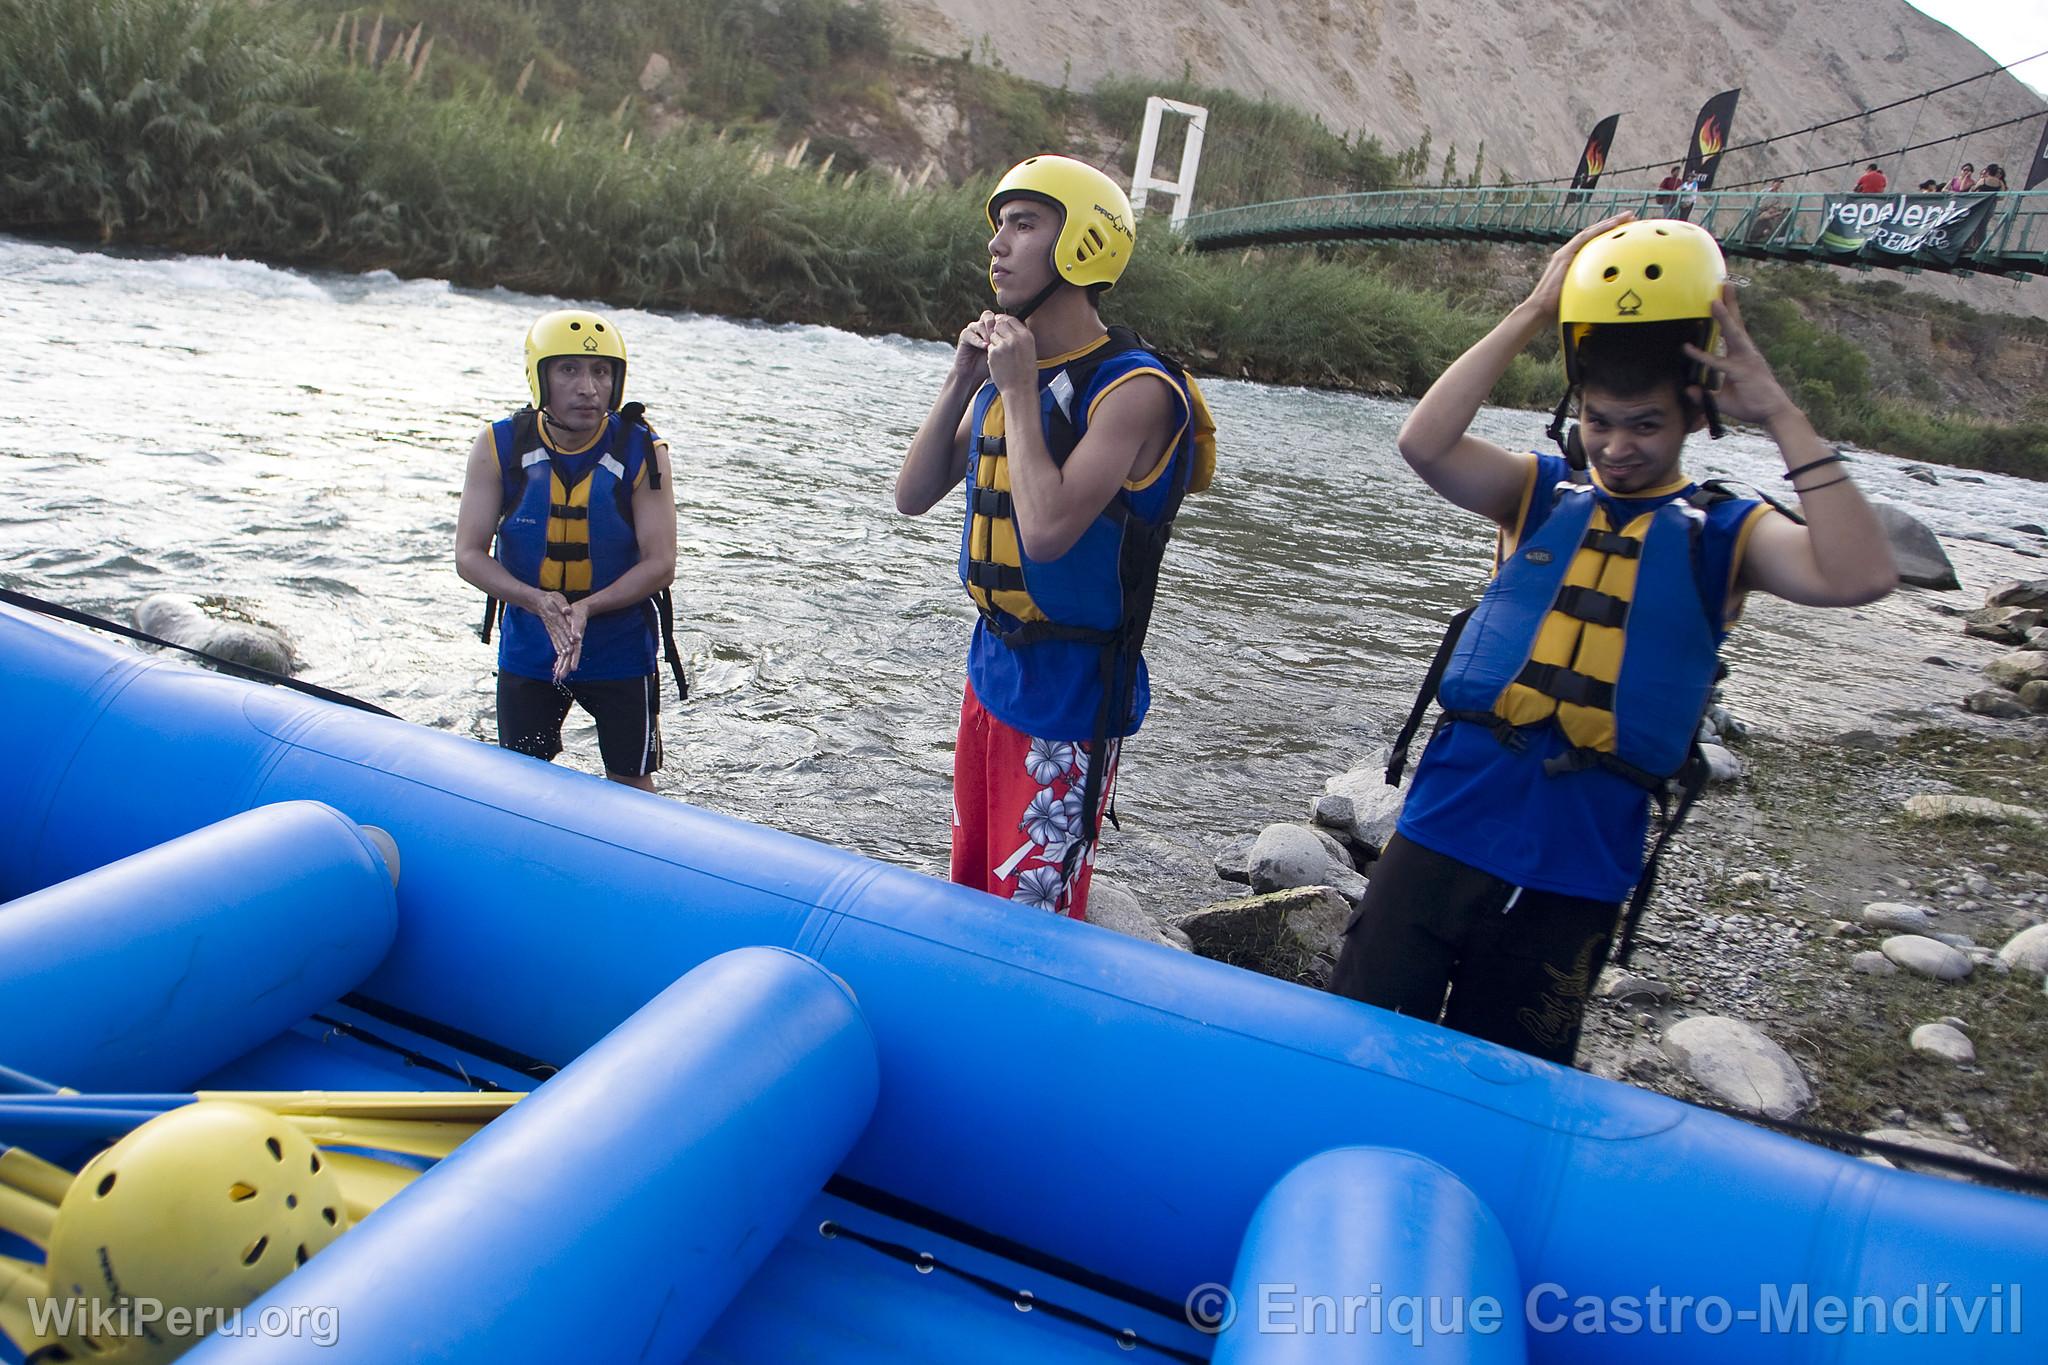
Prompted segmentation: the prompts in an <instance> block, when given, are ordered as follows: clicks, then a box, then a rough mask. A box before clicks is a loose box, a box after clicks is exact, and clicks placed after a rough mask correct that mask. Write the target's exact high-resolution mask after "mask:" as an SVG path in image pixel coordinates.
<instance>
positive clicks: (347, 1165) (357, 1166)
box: [323, 1151, 420, 1227]
mask: <svg viewBox="0 0 2048 1365" xmlns="http://www.w3.org/2000/svg"><path fill="white" fill-rule="evenodd" d="M323 1160H325V1161H326V1162H327V1165H328V1167H329V1168H330V1169H331V1170H333V1172H334V1173H335V1175H336V1176H337V1177H339V1179H340V1180H341V1197H342V1198H344V1199H346V1200H347V1201H348V1221H349V1226H351V1227H353V1226H355V1225H356V1224H357V1223H360V1222H361V1221H362V1220H363V1219H365V1218H367V1217H369V1216H370V1215H371V1214H373V1213H375V1212H376V1211H377V1210H378V1209H380V1208H382V1207H383V1206H384V1205H385V1203H386V1202H388V1201H389V1200H390V1198H391V1196H392V1195H394V1194H397V1193H398V1192H399V1191H400V1190H402V1189H404V1188H405V1187H406V1186H407V1185H410V1184H411V1183H412V1182H413V1181H415V1180H417V1179H418V1178H419V1176H420V1172H418V1171H415V1170H413V1169H412V1168H411V1167H409V1166H399V1165H396V1164H394V1163H392V1162H389V1161H379V1160H377V1158H375V1157H371V1156H363V1155H361V1154H360V1153H357V1152H335V1151H329V1152H327V1153H325V1155H324V1157H323Z"/></svg>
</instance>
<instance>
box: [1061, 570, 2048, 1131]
mask: <svg viewBox="0 0 2048 1365" xmlns="http://www.w3.org/2000/svg"><path fill="white" fill-rule="evenodd" d="M2044 610H2048V579H2044V580H2038V581H2034V582H2031V583H2023V584H2011V585H2007V586H2006V587H2004V588H2002V589H1999V590H1995V591H1994V592H1993V593H1991V594H1990V596H1989V599H1988V601H1987V603H1986V606H1985V607H1984V608H1983V609H1980V610H1979V611H1975V612H1970V613H1968V614H1967V616H1966V617H1964V619H1963V620H1961V621H1959V622H1958V627H1959V629H1961V628H1967V629H1968V630H1969V631H1970V632H1971V633H1972V634H1975V635H1978V636H1980V637H1986V638H1997V639H2000V640H2001V641H2003V642H2005V643H2011V644H2017V645H2021V646H2029V647H2023V648H2016V649H2013V650H2012V651H2011V652H2009V653H2007V654H2005V655H2003V656H2001V657H1999V658H1997V659H1995V660H1993V661H1992V663H1991V664H1990V665H1988V666H1987V668H1986V673H1987V675H1988V676H1989V678H1990V679H1991V680H1992V682H1993V683H1994V684H1995V686H1993V687H1991V688H1988V689H1979V690H1977V691H1970V690H1968V684H1967V682H1966V680H1964V679H1961V678H1959V679H1958V694H1957V695H1956V696H1955V697H1953V698H1950V699H1948V704H1950V705H1953V706H1954V707H1956V709H1957V711H1958V715H1957V718H1956V721H1955V722H1954V723H1947V722H1941V721H1934V722H1932V723H1928V724H1924V725H1922V726H1920V727H1919V728H1917V729H1914V730H1912V731H1910V732H1909V733H1907V734H1905V735H1904V736H1901V737H1891V738H1887V737H1884V736H1881V735H1879V734H1877V733H1875V732H1873V731H1870V730H1863V729H1852V730H1847V731H1844V732H1841V733H1838V734H1835V735H1833V736H1831V737H1828V738H1825V739H1808V740H1795V739H1792V738H1788V737H1784V736H1778V735H1773V734H1769V733H1764V732H1761V731H1758V732H1756V733H1751V732H1750V731H1749V730H1748V729H1746V728H1745V727H1744V726H1743V725H1742V724H1741V722H1740V721H1738V720H1737V719H1736V718H1734V717H1731V716H1729V715H1727V714H1726V713H1725V712H1718V713H1717V714H1716V715H1715V716H1712V717H1710V725H1711V726H1712V728H1713V729H1714V731H1715V734H1714V738H1715V740H1716V741H1717V743H1715V744H1713V745H1710V746H1709V750H1710V753H1711V754H1712V755H1713V762H1714V766H1715V770H1716V780H1715V781H1714V782H1713V784H1712V785H1710V786H1709V788H1708V789H1707V792H1706V794H1705V795H1703V796H1702V798H1701V799H1700V801H1699V802H1698V804H1697V805H1696V806H1695V807H1694V808H1693V811H1692V814H1691V817H1690V819H1689V821H1688V822H1687V824H1686V826H1685V827H1684V829H1683V830H1682V831H1681V832H1680V834H1679V835H1678V836H1677V837H1676V838H1675V839H1674V841H1673V844H1672V847H1671V851H1670V852H1669V853H1668V854H1667V856H1666V858H1665V863H1664V870H1663V873H1662V876H1661V880H1660V884H1659V886H1658V889H1657V894H1656V898H1655V901H1654V903H1653V905H1652V907H1651V910H1650V913H1649V915H1648V917H1647V918H1646V920H1645V922H1644V925H1643V928H1642V933H1641V938H1640V941H1639V945H1638V948H1637V952H1636V955H1635V958H1634V961H1633V962H1632V964H1631V966H1630V968H1629V970H1628V971H1627V972H1622V971H1619V970H1617V969H1614V968H1612V967H1610V968H1609V969H1608V971H1607V972H1606V974H1605V975H1604V976H1603V978H1602V980H1601V983H1600V986H1599V988H1598V990H1597V998H1596V1000H1595V1001H1594V1003H1593V1005H1592V1008H1591V1009H1590V1011H1589V1013H1588V1017H1587V1025H1586V1033H1585V1038H1584V1041H1583V1043H1582V1045H1581V1049H1580V1065H1581V1066H1582V1067H1583V1068H1585V1069H1587V1070H1590V1071H1593V1072H1595V1073H1597V1074H1599V1075H1603V1076H1607V1077H1609V1078H1611V1079H1615V1080H1620V1081H1625V1082H1628V1083H1630V1084H1635V1085H1641V1086H1644V1087H1647V1088H1650V1089H1654V1090H1659V1091H1662V1092H1664V1093H1667V1094H1672V1095H1676V1096H1679V1097H1682V1098H1686V1099H1692V1100H1698V1101H1703V1102H1707V1103H1712V1104H1718V1105H1724V1106H1730V1107H1734V1108H1738V1109H1747V1110H1750V1111H1752V1112H1757V1113H1762V1114H1767V1115H1769V1116H1771V1117H1775V1118H1796V1119H1798V1120H1799V1121H1801V1122H1804V1123H1810V1124H1816V1125H1821V1126H1826V1127H1831V1128H1836V1129H1840V1130H1844V1131H1848V1132H1854V1133H1863V1134H1867V1135H1871V1136H1875V1137H1881V1138H1884V1139H1888V1140H1891V1141H1895V1142H1900V1143H1903V1144H1905V1145H1908V1146H1913V1145H1919V1146H1924V1147H1931V1148H1934V1149H1936V1150H1949V1151H1960V1152H1963V1153H1966V1154H1969V1155H1974V1156H1976V1157H1979V1158H1988V1159H1990V1160H1992V1161H2004V1162H2007V1163H2010V1164H2012V1165H2016V1166H2019V1167H2022V1168H2025V1169H2030V1170H2036V1171H2040V1170H2048V1133H2044V1132H2043V1125H2042V1123H2041V1120H2042V1118H2043V1117H2044V1116H2048V1059H2044V1052H2043V1048H2042V1040H2043V1038H2044V1036H2048V991H2044V983H2043V976H2044V974H2048V695H2044V694H2048V682H2044V681H2041V680H2042V679H2048V652H2044V651H2043V650H2042V649H2041V648H2039V646H2041V645H2043V644H2048V641H2043V640H2041V639H2039V638H2036V636H2037V633H2039V632H2040V631H2041V622H2040V621H2039V620H2036V619H2034V618H2035V617H2037V616H2039V615H2040V614H2041V613H2042V612H2043V611H2044ZM1958 615H1961V613H1958ZM1994 632H1996V634H1994ZM2001 699H2003V700H2005V701H2008V702H2009V703H2010V704H2009V705H1996V706H1995V705H1993V704H1992V703H1993V702H1994V701H2000V700H2001ZM1965 711H1967V712H1971V713H1974V716H1970V715H1963V714H1961V713H1962V712H1965ZM1977 717H1985V718H1988V719H1986V720H1980V719H1977ZM1399 796H1400V793H1399V792H1398V791H1396V790H1395V789H1393V788H1390V787H1388V786H1386V784H1385V782H1384V780H1383V778H1382V775H1381V771H1380V766H1379V763H1378V762H1377V761H1375V762H1372V763H1368V764H1367V765H1365V766H1363V767H1361V768H1360V769H1358V770H1357V771H1354V772H1351V773H1345V774H1340V775H1338V776H1335V777H1333V778H1331V779H1330V781H1329V782H1328V784H1327V786H1326V790H1325V791H1324V792H1323V793H1321V794H1316V795H1312V796H1306V797H1304V799H1303V806H1304V814H1305V816H1306V817H1307V819H1306V820H1305V821H1304V822H1303V823H1302V824H1299V825H1292V824H1280V825H1272V826H1268V827H1267V828H1266V829H1264V830H1263V831H1259V832H1257V833H1247V834H1246V835H1245V836H1243V837H1242V838H1240V839H1238V840H1237V841H1234V842H1233V843H1232V844H1231V845H1230V846H1229V847H1228V848H1225V849H1223V850H1221V851H1220V852H1219V854H1218V857H1217V860H1216V861H1217V871H1218V874H1219V877H1220V878H1221V879H1222V881H1223V882H1224V883H1226V884H1229V883H1242V884H1244V885H1243V887H1242V890H1241V891H1240V892H1239V894H1236V895H1233V896H1229V897H1226V898H1223V899H1219V900H1218V901H1217V902H1215V903H1213V904H1211V905H1208V906H1204V907H1202V908H1200V909H1196V910H1193V911H1191V912H1189V913H1185V914H1178V915H1171V916H1166V917H1164V918H1163V919H1153V918H1151V917H1148V916H1146V915H1145V914H1143V913H1142V912H1140V911H1139V910H1138V907H1137V906H1136V903H1135V902H1134V901H1131V899H1130V898H1129V897H1127V896H1124V895H1122V894H1121V893H1120V892H1118V891H1117V890H1116V889H1115V888H1114V887H1113V886H1109V885H1108V884H1107V883H1106V882H1099V883H1098V886H1099V887H1100V888H1103V889H1102V890H1098V893H1097V894H1098V897H1099V898H1100V904H1101V905H1102V907H1103V909H1102V910H1101V911H1100V912H1098V913H1097V914H1096V918H1098V919H1107V920H1110V921H1112V922H1113V925H1114V926H1115V927H1125V928H1126V929H1127V930H1128V929H1129V928H1131V927H1136V928H1137V929H1138V930H1139V931H1140V932H1143V933H1146V934H1147V935H1148V936H1151V937H1155V938H1157V939H1159V940H1161V941H1167V942H1172V943H1175V944H1176V946H1182V947H1187V948H1190V949H1191V950H1193V951H1198V952H1201V953H1203V954H1205V955H1207V956H1211V957H1216V958H1220V959H1222V960H1225V961H1230V962H1233V963H1235V964H1237V965H1240V966H1245V967H1248V968H1251V969H1253V970H1259V971H1264V972H1267V973H1268V974H1271V975H1277V976H1282V977H1285V978H1288V979H1292V980H1297V981H1301V982H1303V983H1305V984H1310V985H1320V983H1321V982H1322V981H1323V980H1324V979H1325V978H1326V977H1327V974H1328V971H1329V968H1330V966H1331V963H1332V961H1333V959H1334V955H1335V951H1336V944H1337V938H1338V936H1339V935H1340V934H1341V932H1342V929H1343V926H1344V923H1345V921H1346V918H1347V917H1348V914H1349V912H1350V909H1351V907H1352V906H1353V905H1355V904H1356V902H1357V900H1358V898H1359V896H1360V895H1362V894H1363V891H1364V887H1365V884H1366V881H1367V879H1368V878H1369V876H1370V873H1371V858H1372V856H1373V855H1374V854H1375V852H1376V850H1377V847H1378V846H1379V844H1380V843H1381V842H1383V841H1384V839H1385V838H1386V836H1387V835H1388V834H1389V833H1391V831H1392V827H1393V820H1394V818H1395V815H1396V813H1397V811H1398V803H1399ZM1230 889H1236V888H1235V887H1232V888H1230ZM1105 890H1106V893H1107V894H1106V895H1105V894H1104V891H1105Z"/></svg>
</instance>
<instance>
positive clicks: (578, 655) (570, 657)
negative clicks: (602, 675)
mask: <svg viewBox="0 0 2048 1365" xmlns="http://www.w3.org/2000/svg"><path fill="white" fill-rule="evenodd" d="M566 617H567V620H566V626H567V631H568V639H567V643H566V644H565V643H563V641H561V640H556V641H555V682H556V683H557V684H559V683H560V682H561V681H562V680H563V679H564V678H566V677H568V676H569V675H570V674H571V673H574V672H575V671H576V665H577V664H579V663H581V662H582V661H583V631H584V628H585V627H586V626H588V625H589V624H590V611H589V609H588V608H586V607H585V606H584V605H583V604H582V603H581V602H575V603H571V604H570V606H569V610H568V611H567V613H566ZM553 634H554V632H552V631H550V632H549V635H550V636H552V635H553Z"/></svg>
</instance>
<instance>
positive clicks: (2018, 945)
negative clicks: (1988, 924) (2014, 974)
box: [1998, 924, 2048, 976]
mask: <svg viewBox="0 0 2048 1365" xmlns="http://www.w3.org/2000/svg"><path fill="white" fill-rule="evenodd" d="M1998 960H1999V961H2000V962H2003V963H2004V964H2005V965H2006V966H2008V967H2010V968H2012V969H2013V970H2015V971H2022V972H2032V973H2033V974H2034V975H2035V976H2048V924H2036V925H2035V926H2033V927H2032V928H2031V929H2022V930H2020V931H2019V932H2018V933H2017V934H2014V935H2013V936H2012V937H2011V938H2009V939H2007V940H2006V942H2005V946H2004V947H2003V948H2000V949H1999V950H1998Z"/></svg>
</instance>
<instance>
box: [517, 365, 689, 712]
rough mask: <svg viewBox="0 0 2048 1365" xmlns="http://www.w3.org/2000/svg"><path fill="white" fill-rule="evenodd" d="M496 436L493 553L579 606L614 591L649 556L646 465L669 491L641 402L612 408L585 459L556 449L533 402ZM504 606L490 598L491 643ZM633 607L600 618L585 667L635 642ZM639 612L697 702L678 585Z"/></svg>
mask: <svg viewBox="0 0 2048 1365" xmlns="http://www.w3.org/2000/svg"><path fill="white" fill-rule="evenodd" d="M491 438H492V440H493V442H494V443H495V444H496V447H497V455H498V478H499V482H500V487H501V498H500V503H499V513H498V533H497V546H496V549H495V550H494V554H495V556H496V558H497V560H498V562H499V563H500V564H502V565H504V566H505V569H506V571H507V572H508V573H510V574H511V575H512V576H513V577H514V578H517V579H518V580H519V581H520V582H522V583H528V584H531V585H533V586H535V587H538V588H543V589H546V590H548V591H550V592H559V593H560V594H562V596H563V597H565V598H567V599H568V600H569V601H571V602H574V601H577V600H578V599H580V598H584V597H588V596H590V594H592V593H594V592H597V591H599V590H600V589H603V588H606V587H609V586H610V585H611V584H612V583H614V582H616V581H618V579H619V577H620V576H621V575H622V574H624V573H625V572H626V571H627V570H628V569H630V568H632V567H633V566H634V565H635V564H637V563H639V562H640V542H639V537H638V533H637V531H636V529H635V527H634V518H633V493H634V490H635V488H636V487H637V485H638V484H639V482H640V479H641V473H642V471H643V470H644V471H645V473H646V478H647V483H648V487H650V488H660V487H661V466H660V464H659V463H658V462H657V461H656V460H655V458H654V442H655V440H656V437H655V435H654V432H653V430H652V429H651V428H649V427H648V425H647V419H646V416H645V410H644V409H643V408H642V406H641V405H640V404H638V403H628V404H627V405H626V406H625V408H624V409H623V410H621V411H619V412H614V413H610V414H607V416H606V417H605V429H604V432H603V434H602V435H600V436H599V437H598V438H597V440H596V441H595V442H593V443H592V445H591V446H590V447H589V448H588V449H587V450H585V451H581V452H578V453H577V454H576V455H563V454H561V453H559V452H557V451H555V450H553V449H551V448H550V447H549V446H548V445H547V443H546V442H545V441H544V440H543V439H542V438H541V433H540V420H539V414H538V413H537V412H535V411H534V410H533V409H532V408H530V407H528V408H521V409H520V410H519V411H518V412H515V413H513V414H512V415H511V416H510V417H506V418H503V419H501V420H499V421H496V422H493V423H492V424H491ZM499 606H500V604H499V603H498V602H497V601H496V599H490V600H489V601H487V602H486V604H485V608H484V620H483V626H482V629H481V630H480V631H479V632H478V633H479V635H480V636H481V638H482V639H483V640H484V642H485V643H489V641H490V638H491V627H492V624H493V622H494V620H495V619H496V616H497V614H498V611H499ZM633 610H634V609H633V608H627V609H624V610H622V611H619V612H611V613H607V614H606V616H605V617H603V618H599V620H598V621H597V622H594V623H593V625H592V626H591V634H590V635H589V636H587V637H586V643H585V645H584V655H583V657H584V660H585V663H586V664H589V663H592V662H598V661H601V660H603V659H604V658H605V657H606V656H607V655H609V654H611V653H613V652H615V650H623V649H625V648H626V642H625V639H624V637H625V636H626V635H628V634H631V633H634V631H635V629H636V628H635V627H633V626H631V625H630V624H629V622H628V621H627V620H625V619H622V618H625V617H626V613H627V612H629V611H633ZM638 616H639V618H640V625H639V626H638V627H637V629H638V630H644V631H645V632H646V633H647V635H648V636H649V637H651V638H653V639H655V640H658V641H659V642H660V645H661V647H662V652H663V654H664V655H665V656H666V658H667V660H668V664H669V668H670V671H671V672H672V673H673V674H674V675H675V680H676V690H677V692H678V693H679V695H681V696H682V697H684V698H688V696H689V695H690V687H689V681H688V678H687V677H686V676H685V674H684V671H683V665H682V654H681V651H680V650H679V649H678V648H677V647H676V643H675V609H674V604H673V598H672V596H671V594H670V592H669V590H668V589H667V588H663V589H661V590H660V591H659V592H658V593H656V594H655V595H654V596H653V597H652V598H650V599H649V600H648V601H647V602H645V603H642V604H640V606H639V608H638ZM508 628H509V627H508ZM580 671H581V670H580V669H579V672H580Z"/></svg>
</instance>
